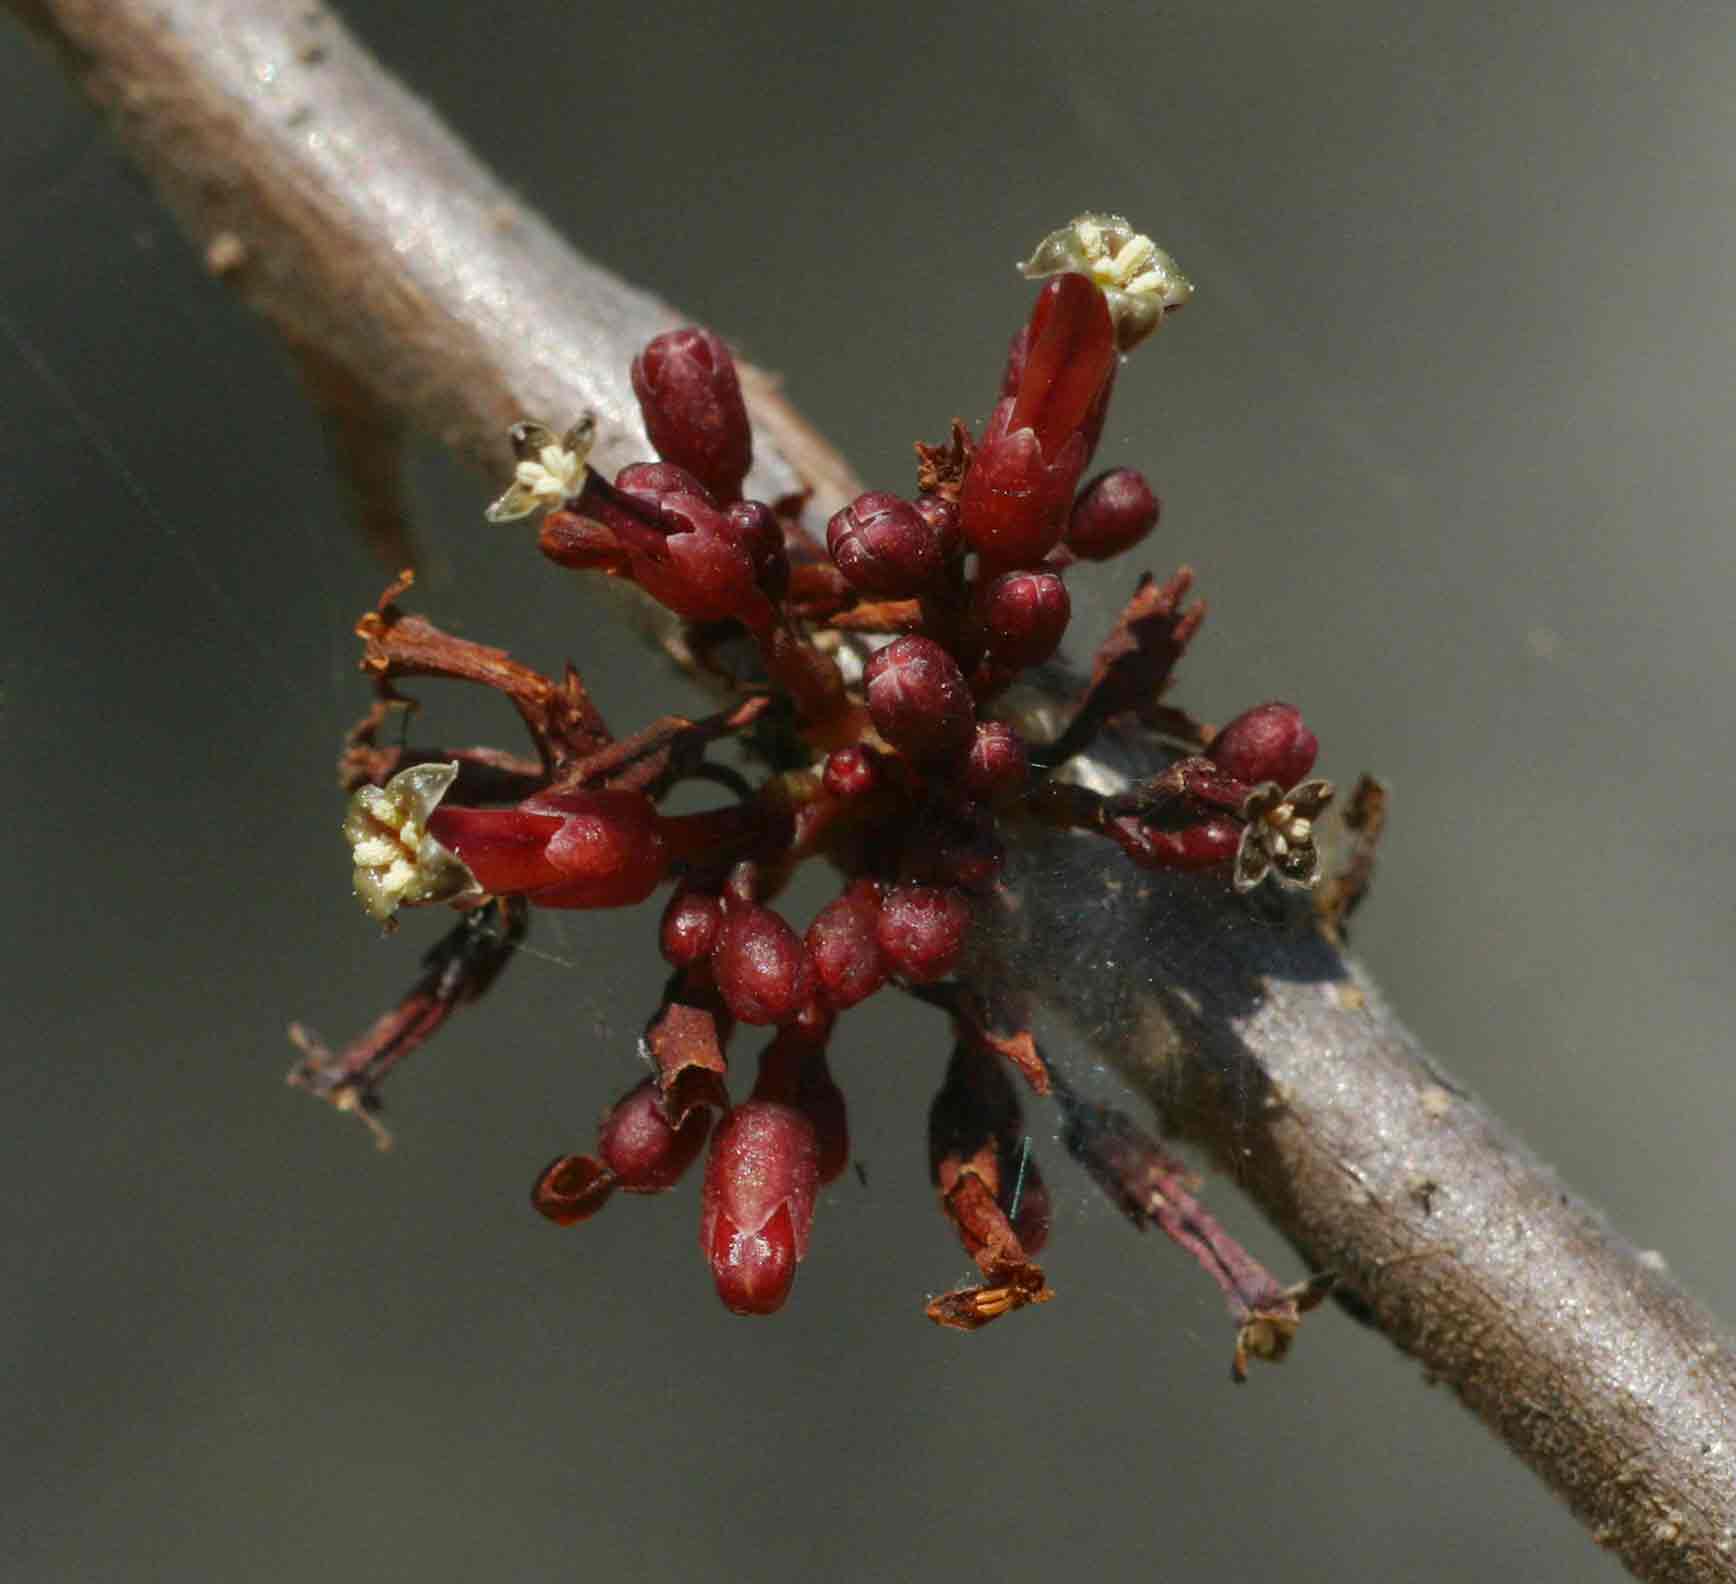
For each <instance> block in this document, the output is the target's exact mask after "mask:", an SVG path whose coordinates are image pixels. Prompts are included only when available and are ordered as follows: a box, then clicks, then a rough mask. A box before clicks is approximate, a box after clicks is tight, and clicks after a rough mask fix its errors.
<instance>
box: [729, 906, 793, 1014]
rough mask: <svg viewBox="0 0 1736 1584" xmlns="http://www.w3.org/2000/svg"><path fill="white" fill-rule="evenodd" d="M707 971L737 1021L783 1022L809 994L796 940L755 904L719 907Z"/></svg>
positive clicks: (775, 915) (776, 917) (766, 911)
mask: <svg viewBox="0 0 1736 1584" xmlns="http://www.w3.org/2000/svg"><path fill="white" fill-rule="evenodd" d="M711 972H712V977H713V978H714V979H715V980H716V981H717V989H718V993H719V994H720V995H721V996H722V997H723V999H724V1003H725V1004H726V1005H727V1006H728V1007H729V1010H730V1011H731V1012H732V1013H734V1014H735V1016H736V1017H737V1018H739V1019H740V1020H741V1021H742V1022H743V1023H754V1024H767V1023H788V1022H789V1021H790V1020H791V1019H792V1018H794V1017H796V1016H797V1015H798V1014H799V1013H800V1012H801V1011H802V1009H803V1008H804V1007H805V1006H807V1004H808V1002H809V1001H811V1000H812V999H813V996H814V965H813V963H812V962H810V961H809V959H808V953H807V949H806V948H805V947H804V946H803V945H802V940H801V937H800V936H799V935H797V934H796V932H795V931H794V930H793V929H791V928H790V926H789V925H788V924H786V923H785V922H784V921H783V920H782V919H781V918H779V917H778V915H777V914H776V913H774V912H772V910H771V909H770V908H764V907H761V906H760V905H759V904H758V903H757V902H741V901H732V902H731V903H730V905H729V906H728V907H727V908H726V909H725V912H724V919H723V928H722V930H721V931H720V932H719V933H718V938H717V947H716V949H715V950H714V951H713V952H712V954H711Z"/></svg>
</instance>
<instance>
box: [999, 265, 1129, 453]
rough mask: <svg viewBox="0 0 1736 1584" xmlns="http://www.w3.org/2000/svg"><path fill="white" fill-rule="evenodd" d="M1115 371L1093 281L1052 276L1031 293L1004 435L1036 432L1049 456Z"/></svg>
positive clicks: (1111, 335)
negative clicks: (1027, 331)
mask: <svg viewBox="0 0 1736 1584" xmlns="http://www.w3.org/2000/svg"><path fill="white" fill-rule="evenodd" d="M1114 366H1115V326H1114V325H1113V323H1112V322H1111V321H1110V317H1109V305H1108V303H1107V302H1106V301H1105V300H1104V297H1103V293H1102V291H1101V290H1099V289H1098V287H1097V285H1096V284H1095V282H1093V281H1091V280H1088V279H1087V278H1086V277H1085V276H1083V275H1075V274H1071V273H1069V274H1065V275H1057V276H1056V277H1055V278H1054V279H1053V280H1051V281H1050V282H1049V283H1048V284H1047V285H1046V286H1044V287H1043V289H1042V290H1041V291H1040V292H1039V293H1038V294H1037V301H1036V304H1035V306H1034V307H1033V308H1032V310H1031V323H1030V338H1029V341H1028V343H1027V346H1026V351H1025V359H1024V366H1023V368H1021V369H1020V371H1019V379H1018V386H1017V389H1016V390H1015V392H1014V398H1013V411H1012V417H1011V419H1010V421H1009V422H1008V424H1007V429H1008V431H1009V432H1012V431H1015V430H1019V429H1033V430H1035V431H1036V434H1037V439H1038V442H1039V443H1040V444H1041V445H1042V447H1043V449H1044V451H1045V452H1048V453H1049V454H1051V455H1053V454H1054V453H1056V452H1058V451H1059V450H1060V448H1061V447H1062V446H1063V445H1065V444H1066V443H1067V441H1068V440H1069V439H1070V438H1071V437H1072V436H1073V435H1074V434H1075V433H1077V432H1078V431H1079V430H1080V429H1081V428H1082V427H1083V425H1084V422H1085V418H1086V415H1087V414H1088V413H1089V412H1090V411H1091V407H1092V405H1093V403H1094V402H1095V401H1096V399H1097V394H1098V392H1099V391H1100V390H1101V389H1102V388H1103V383H1104V381H1105V380H1107V379H1108V378H1109V371H1110V370H1111V369H1112V368H1113V367H1114Z"/></svg>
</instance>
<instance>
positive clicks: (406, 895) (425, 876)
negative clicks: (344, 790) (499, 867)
mask: <svg viewBox="0 0 1736 1584" xmlns="http://www.w3.org/2000/svg"><path fill="white" fill-rule="evenodd" d="M457 779H458V765H457V762H456V761H454V762H453V763H452V764H419V765H412V766H411V767H410V768H409V769H408V770H400V771H399V772H398V773H397V774H396V775H395V776H393V777H392V779H391V780H390V781H388V782H387V783H386V784H385V785H384V786H383V787H378V786H365V787H358V788H357V790H356V792H355V794H354V795H353V796H352V797H351V798H350V805H349V808H348V809H346V810H345V812H344V840H345V841H347V842H348V843H349V844H350V855H351V857H352V858H353V859H354V860H355V865H356V872H355V889H356V900H357V901H358V902H360V903H361V904H362V906H363V907H364V908H365V909H366V910H367V912H368V914H369V916H370V917H372V918H375V919H378V920H379V921H380V922H381V923H382V924H390V923H391V922H392V915H393V914H395V913H396V912H397V911H398V909H399V908H400V907H402V906H405V905H413V904H415V903H418V902H449V901H453V900H456V899H458V898H462V897H466V896H474V897H476V898H477V899H480V898H481V896H482V894H483V893H482V887H481V886H479V885H478V884H477V883H476V876H475V875H473V874H472V873H471V872H470V870H469V869H468V868H467V867H466V865H465V863H464V860H463V859H462V858H460V857H459V856H458V855H457V854H456V853H455V852H453V851H452V850H451V849H450V848H449V847H445V846H443V845H441V843H440V842H438V841H436V840H435V839H434V838H433V837H432V836H430V835H429V834H428V816H429V815H430V814H432V813H433V812H434V810H435V809H436V808H438V807H439V804H440V800H441V798H443V797H445V796H446V793H447V791H448V789H449V788H450V787H451V785H452V783H453V782H454V781H456V780H457Z"/></svg>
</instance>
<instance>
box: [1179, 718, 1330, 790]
mask: <svg viewBox="0 0 1736 1584" xmlns="http://www.w3.org/2000/svg"><path fill="white" fill-rule="evenodd" d="M1319 751H1320V744H1319V742H1318V740H1317V739H1316V738H1315V736H1314V733H1313V732H1311V731H1309V729H1308V728H1307V727H1306V726H1304V725H1303V724H1302V712H1301V711H1300V710H1299V709H1297V708H1296V706H1295V705H1294V704H1283V703H1279V702H1277V701H1273V702H1272V703H1270V704H1259V705H1256V706H1255V707H1254V708H1253V709H1251V710H1244V711H1243V712H1242V713H1241V714H1240V715H1238V716H1237V717H1236V718H1235V719H1234V720H1233V721H1231V722H1230V724H1229V725H1228V726H1226V727H1224V729H1223V730H1222V731H1221V732H1219V733H1218V734H1217V736H1216V737H1214V738H1213V739H1212V743H1211V747H1209V748H1208V749H1206V757H1207V758H1209V759H1210V760H1211V761H1212V763H1213V764H1215V765H1217V766H1218V768H1219V769H1220V770H1222V771H1223V772H1224V773H1225V774H1226V775H1231V776H1234V777H1235V778H1236V780H1238V781H1247V782H1254V783H1257V782H1260V781H1276V782H1277V783H1278V785H1279V786H1281V787H1293V786H1295V785H1296V784H1297V782H1299V781H1302V780H1305V779H1306V778H1307V775H1308V772H1309V771H1310V770H1312V769H1313V768H1314V756H1315V755H1316V754H1317V753H1319Z"/></svg>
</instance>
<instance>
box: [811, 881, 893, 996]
mask: <svg viewBox="0 0 1736 1584" xmlns="http://www.w3.org/2000/svg"><path fill="white" fill-rule="evenodd" d="M879 926H880V889H879V887H878V886H876V885H875V884H874V883H873V882H872V881H870V880H858V881H857V882H856V883H855V884H854V885H852V886H851V887H850V888H849V890H847V891H846V892H845V893H844V894H843V895H842V896H840V897H837V898H836V899H834V900H833V901H831V902H828V903H827V904H826V905H825V906H824V907H823V908H821V909H820V911H819V912H818V913H817V914H815V915H814V921H813V923H811V924H810V925H809V926H808V933H807V936H806V943H807V948H808V956H809V957H810V958H812V959H813V964H814V973H815V976H816V977H817V978H818V980H819V982H820V994H821V995H822V996H823V997H824V998H825V1002H826V1005H827V1006H829V1007H831V1008H832V1009H833V1010H834V1011H838V1012H842V1011H843V1010H844V1009H845V1008H846V1007H853V1006H855V1005H856V1003H857V1002H858V1001H863V1000H866V999H867V997H869V996H871V995H873V994H874V992H875V991H876V990H878V989H879V988H880V987H881V985H883V984H885V983H886V963H885V959H884V958H883V957H882V956H881V954H880V941H879V937H878V933H877V932H878V929H879Z"/></svg>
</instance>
